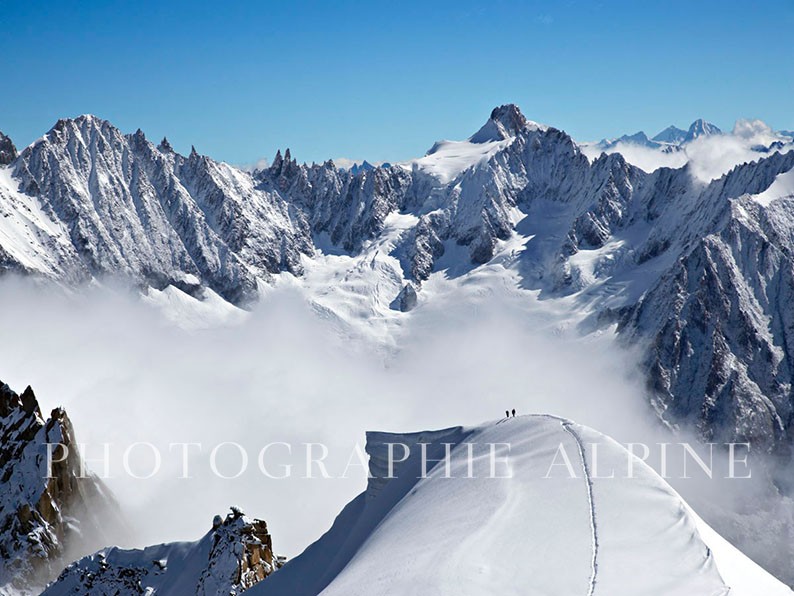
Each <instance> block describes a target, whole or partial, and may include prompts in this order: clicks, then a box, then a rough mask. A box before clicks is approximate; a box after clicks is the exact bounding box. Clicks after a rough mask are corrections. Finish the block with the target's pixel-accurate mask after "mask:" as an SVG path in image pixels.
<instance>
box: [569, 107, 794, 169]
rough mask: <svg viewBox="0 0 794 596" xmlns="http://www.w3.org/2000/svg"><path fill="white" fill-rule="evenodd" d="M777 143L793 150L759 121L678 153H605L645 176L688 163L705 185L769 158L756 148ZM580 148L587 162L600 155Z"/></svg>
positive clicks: (625, 149) (626, 148)
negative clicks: (645, 174)
mask: <svg viewBox="0 0 794 596" xmlns="http://www.w3.org/2000/svg"><path fill="white" fill-rule="evenodd" d="M777 141H780V142H783V143H786V145H785V146H784V147H783V148H781V149H779V150H780V151H784V152H785V151H790V150H792V149H794V144H792V143H791V139H789V138H786V137H782V136H780V135H778V134H776V133H775V132H774V131H773V130H772V129H771V127H769V125H767V124H766V123H765V122H763V121H762V120H737V122H736V125H735V126H734V128H733V132H732V133H729V134H722V135H711V136H703V137H699V138H697V139H695V140H694V141H692V142H690V143H687V144H686V145H684V146H683V148H682V150H680V151H672V152H665V151H662V150H659V149H652V148H650V147H644V146H641V145H635V144H632V143H622V142H621V143H618V144H617V145H616V146H615V147H612V148H610V149H609V150H607V153H620V154H622V155H623V157H625V158H626V161H628V162H629V163H631V164H633V165H635V166H637V167H638V168H641V169H642V170H645V171H646V172H652V171H654V170H656V169H658V168H661V167H668V168H679V167H681V166H683V165H684V164H686V163H689V164H690V167H691V170H692V173H693V174H694V175H695V176H696V177H697V178H698V179H700V180H703V181H705V182H708V181H710V180H713V179H715V178H719V177H720V176H722V175H723V174H726V173H727V172H729V171H730V170H731V169H733V168H734V167H735V166H737V165H739V164H742V163H747V162H751V161H757V160H759V159H761V158H763V157H766V156H767V155H768V154H767V153H764V152H761V151H758V150H757V149H758V147H759V146H763V147H768V146H769V145H771V144H772V143H774V142H777ZM581 147H582V151H583V152H584V153H585V155H587V157H588V158H589V159H590V160H593V159H595V158H596V157H598V156H599V155H600V154H601V153H602V152H603V150H602V149H600V148H598V147H597V146H595V145H593V144H583V145H582V146H581Z"/></svg>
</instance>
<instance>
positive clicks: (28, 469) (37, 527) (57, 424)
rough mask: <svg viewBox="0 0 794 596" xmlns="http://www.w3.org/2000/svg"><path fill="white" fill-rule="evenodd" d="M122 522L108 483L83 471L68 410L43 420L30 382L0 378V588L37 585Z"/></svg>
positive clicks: (18, 589)
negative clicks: (17, 384) (23, 385)
mask: <svg viewBox="0 0 794 596" xmlns="http://www.w3.org/2000/svg"><path fill="white" fill-rule="evenodd" d="M48 444H52V445H54V446H55V445H57V446H55V447H53V450H52V458H51V459H52V462H53V463H52V466H51V467H48V457H47V453H48ZM120 527H121V521H120V519H119V517H118V511H117V507H116V505H115V503H114V502H113V499H112V497H111V496H110V494H109V492H108V491H107V489H106V488H105V487H104V486H103V484H102V483H101V481H100V480H99V479H98V478H96V477H95V476H93V475H92V474H90V473H86V472H84V471H83V470H82V462H81V460H80V457H79V454H78V451H77V443H76V441H75V435H74V429H73V427H72V423H71V421H70V420H69V417H68V416H67V415H66V412H65V411H64V410H63V409H62V408H56V409H54V410H53V411H52V414H51V415H50V418H49V419H47V420H45V419H44V417H43V416H42V413H41V410H40V408H39V404H38V402H37V400H36V396H35V395H34V393H33V390H32V389H31V388H30V387H28V388H27V389H25V391H24V392H23V393H22V394H21V395H18V394H16V393H15V392H14V391H12V390H11V389H10V388H9V387H8V385H5V384H2V385H0V591H2V590H7V591H16V592H18V593H26V592H29V591H30V592H34V591H35V590H36V588H37V587H38V586H42V585H44V583H46V581H48V580H49V579H51V578H52V577H54V576H55V575H56V574H57V573H58V572H59V571H60V569H61V568H63V566H64V564H65V563H66V562H67V561H68V560H69V557H71V556H74V555H79V554H81V553H84V552H86V551H88V550H92V549H94V548H96V547H97V546H98V545H100V544H102V543H103V542H105V541H106V540H108V539H110V536H112V535H113V530H114V529H118V528H120Z"/></svg>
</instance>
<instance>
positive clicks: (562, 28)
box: [0, 0, 794, 164]
mask: <svg viewBox="0 0 794 596" xmlns="http://www.w3.org/2000/svg"><path fill="white" fill-rule="evenodd" d="M792 31H794V2H792V0H768V1H764V2H750V1H746V2H738V1H733V0H726V1H722V2H711V1H696V2H693V1H691V0H690V1H687V2H684V1H677V0H673V1H666V2H644V1H643V2H638V1H632V2H628V1H626V2H622V1H621V2H618V1H613V2H565V1H561V2H507V1H498V0H492V1H491V2H488V3H477V2H469V1H466V0H457V1H454V2H447V1H439V2H430V1H426V2H400V3H373V2H348V1H345V0H337V1H335V2H322V3H321V2H316V3H313V2H290V1H280V2H233V1H232V2H226V3H222V2H217V3H211V2H202V1H199V0H193V1H191V2H182V1H181V0H174V1H169V2H164V1H160V2H148V1H138V2H96V1H93V2H92V1H90V0H84V1H82V2H69V1H60V2H50V1H42V2H23V1H21V0H15V1H6V0H0V56H2V57H3V59H2V61H1V62H0V63H2V65H3V66H2V70H1V71H0V72H1V74H0V77H1V78H0V130H3V131H4V132H6V133H7V134H9V135H10V136H11V137H12V139H14V140H15V142H16V143H17V145H19V146H25V145H27V144H28V143H30V142H32V141H33V140H34V139H35V138H37V137H39V136H41V135H42V134H43V133H44V132H46V131H47V130H48V129H49V128H50V127H51V126H52V125H53V124H54V123H55V121H56V120H57V119H58V118H59V117H67V116H76V115H78V114H81V113H93V114H96V115H98V116H101V117H103V118H107V119H108V120H110V121H111V122H113V123H114V124H116V125H117V126H118V127H119V128H121V129H122V130H123V131H125V132H132V131H134V130H135V129H136V128H138V127H140V128H141V129H143V130H144V132H146V134H147V136H148V137H149V138H151V139H153V140H159V138H161V137H162V136H163V135H167V136H168V138H169V139H170V140H171V142H172V144H173V145H174V147H175V148H176V149H177V150H178V151H182V152H185V151H189V150H190V146H191V144H194V145H195V146H196V148H197V150H198V151H199V152H201V153H205V154H208V155H211V156H212V157H215V158H217V159H222V160H225V161H228V162H231V163H239V164H244V163H251V162H254V161H256V160H257V159H258V158H260V157H267V158H271V157H272V155H273V153H275V150H276V149H277V148H279V147H281V148H283V147H287V146H289V147H291V148H292V152H293V155H294V156H295V157H297V158H298V159H299V160H300V161H313V160H316V161H321V160H324V159H326V158H328V157H352V158H357V159H360V158H368V159H370V160H373V161H375V160H398V159H404V158H408V157H414V156H418V155H421V154H422V153H424V151H425V150H426V149H427V148H429V147H430V145H431V144H432V143H433V141H434V140H436V139H441V138H452V139H460V138H465V137H466V136H468V135H470V134H471V133H473V132H474V131H475V130H476V129H477V128H478V127H479V126H480V125H481V124H482V123H483V122H484V121H485V119H486V118H487V116H488V114H489V112H490V110H491V108H492V107H493V106H495V105H498V104H501V103H507V102H513V103H517V104H518V105H519V106H521V108H522V110H523V112H524V113H525V115H526V116H527V117H528V118H530V119H533V120H538V121H541V122H544V123H547V124H552V125H554V126H557V127H558V128H562V129H564V130H566V131H568V132H569V133H571V134H572V135H573V136H574V137H575V138H577V139H581V140H591V139H600V138H602V137H605V136H614V135H616V134H620V133H624V132H634V131H636V130H639V129H644V130H645V131H646V132H648V133H655V132H657V131H658V130H660V129H662V128H664V127H665V126H667V125H669V124H671V123H675V124H677V125H679V126H686V125H688V124H689V122H691V121H692V120H694V119H695V118H697V117H701V116H702V117H705V118H707V119H709V120H711V121H713V122H714V123H716V124H717V125H718V126H720V127H722V128H730V127H731V126H732V125H733V122H734V120H735V119H736V118H739V117H754V118H762V119H764V120H766V121H767V122H768V123H769V124H770V125H772V126H773V127H775V128H783V129H794V109H792V106H794V100H793V99H792V98H794V61H792V60H791V59H790V56H791V41H790V40H791V32H792Z"/></svg>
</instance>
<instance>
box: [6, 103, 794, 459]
mask: <svg viewBox="0 0 794 596" xmlns="http://www.w3.org/2000/svg"><path fill="white" fill-rule="evenodd" d="M695 124H698V123H695ZM707 128H708V127H706V126H705V124H702V125H701V126H699V127H698V126H695V125H693V127H692V129H691V130H690V131H689V133H692V134H696V133H698V132H704V131H705V132H708V131H707V130H706V129H707ZM673 132H675V131H673ZM466 147H467V148H468V150H470V151H473V153H472V154H473V155H481V158H478V159H473V160H472V161H471V162H470V163H468V164H467V165H468V166H469V167H462V168H461V169H460V171H456V172H453V175H451V176H449V178H448V179H447V178H442V177H439V176H437V175H435V174H434V173H433V172H432V171H429V170H427V169H426V168H424V167H423V165H422V160H416V161H414V162H408V163H403V164H396V165H390V166H382V167H376V168H371V169H366V170H359V171H356V172H351V171H347V170H342V169H338V168H337V167H336V166H335V165H334V164H333V162H331V161H328V162H326V163H324V164H320V165H317V164H313V165H306V164H303V165H301V164H298V163H297V161H296V160H295V159H294V158H293V157H292V156H291V155H290V152H289V151H287V152H286V153H285V154H284V155H282V154H281V153H279V154H277V155H276V158H275V159H274V161H273V164H272V165H271V166H270V167H268V168H265V169H263V170H259V171H256V172H253V173H251V174H249V173H246V172H243V171H241V170H239V169H236V168H234V167H232V166H229V165H227V164H223V163H218V162H215V161H213V160H211V159H209V158H207V157H204V156H200V155H199V154H198V153H197V152H196V151H195V150H194V151H192V152H191V154H190V155H189V156H187V157H184V156H182V155H179V154H177V153H175V152H174V151H173V149H172V148H171V146H170V144H169V143H168V142H167V141H166V140H164V141H163V142H162V143H160V144H159V145H158V146H157V147H155V146H154V145H153V144H152V143H150V142H149V141H148V140H147V139H146V138H145V137H144V135H143V133H142V132H140V131H138V132H136V133H134V134H131V135H123V134H121V133H120V132H119V131H118V130H117V129H116V128H114V127H113V126H112V125H110V124H109V123H108V122H105V121H103V120H100V119H98V118H95V117H92V116H82V117H80V118H77V119H74V120H61V121H59V122H58V123H57V124H56V126H55V127H54V128H53V129H52V130H51V131H49V132H48V133H47V135H45V136H44V137H43V138H42V139H40V140H39V141H37V142H36V143H34V144H33V145H32V146H30V147H28V148H27V149H25V150H24V151H22V153H21V154H20V155H19V157H17V158H16V159H15V160H14V161H13V162H12V164H11V165H10V166H9V168H10V169H7V170H6V171H7V173H8V174H9V175H10V174H11V173H13V177H9V176H7V178H8V180H9V183H8V184H7V185H6V187H5V188H4V187H3V186H2V185H0V189H2V190H0V193H2V194H3V196H2V198H0V206H2V208H3V210H4V211H5V212H6V213H8V214H9V215H8V216H7V217H6V219H7V220H9V219H10V221H11V222H12V223H11V224H9V225H17V224H14V223H13V222H15V221H22V219H21V216H20V215H19V214H20V213H28V212H30V213H32V214H35V215H36V218H33V217H32V216H31V215H25V217H26V219H25V220H24V222H23V223H24V225H25V227H26V233H27V234H28V235H29V238H30V242H29V243H28V244H27V245H25V246H23V247H21V248H20V247H18V246H15V245H14V244H13V243H4V242H2V241H0V247H2V250H0V256H1V257H2V258H1V259H0V264H2V268H3V269H4V270H10V271H22V272H27V273H34V274H40V275H43V276H45V277H49V278H53V279H56V280H59V281H61V282H65V283H71V284H74V283H79V282H81V281H84V280H87V279H90V278H92V277H102V276H121V277H124V278H127V279H131V280H132V281H133V282H134V283H136V284H139V285H141V286H143V287H147V286H148V287H155V288H163V287H165V286H167V285H173V286H176V287H178V288H180V289H182V290H184V291H186V292H188V293H191V294H193V295H195V296H201V295H202V293H203V292H204V291H205V288H209V289H211V290H213V291H215V292H217V293H218V294H220V295H221V296H223V297H224V298H225V299H227V300H229V301H232V302H234V303H236V304H242V305H245V304H248V303H249V302H250V301H252V300H254V299H255V298H256V296H257V294H258V286H259V284H260V283H267V281H268V280H269V279H270V278H271V276H272V275H274V274H279V273H282V272H288V273H291V274H294V275H298V276H300V275H301V273H302V268H303V264H304V263H305V262H306V259H310V258H311V257H312V256H313V255H314V254H315V251H316V250H318V247H321V248H327V247H333V249H334V250H337V251H342V252H346V253H348V254H358V253H359V252H360V251H362V249H364V247H366V246H367V245H368V243H369V242H371V241H374V240H377V238H378V236H379V234H381V233H382V232H383V230H384V226H385V223H386V220H387V218H388V217H389V216H390V215H392V214H395V213H402V214H409V215H410V216H412V217H413V218H415V223H414V224H413V225H412V226H411V227H410V228H408V229H406V231H405V232H404V233H403V234H402V235H401V236H400V238H399V240H398V242H397V243H396V245H395V246H393V247H391V248H390V250H391V251H392V254H394V255H395V256H396V257H397V258H398V259H399V262H400V263H401V266H402V277H403V279H402V280H401V285H400V286H399V287H401V288H409V289H404V290H403V291H402V292H401V293H400V295H399V296H398V295H397V294H398V292H399V290H397V291H395V295H394V296H392V297H391V298H390V299H389V301H390V303H391V305H392V308H394V309H396V310H409V309H410V308H411V307H413V306H414V305H415V304H416V300H415V296H414V295H413V294H414V291H415V290H418V294H419V295H420V296H421V284H422V282H424V281H425V280H426V279H427V278H428V277H429V276H430V275H431V274H432V273H433V271H434V270H435V269H436V264H437V262H438V260H439V259H440V258H441V257H442V256H443V255H444V254H445V253H447V252H448V251H450V249H451V248H452V247H455V246H457V247H459V249H457V250H456V253H457V252H460V249H461V248H462V250H463V252H465V254H468V259H467V262H466V263H460V264H459V265H460V266H461V267H463V268H466V267H467V268H469V269H471V268H474V267H476V266H477V265H479V264H483V263H487V262H488V261H489V260H491V259H492V258H493V257H494V256H495V255H496V254H497V252H498V251H499V250H500V247H501V246H502V245H503V243H504V242H505V241H507V240H509V239H511V238H516V237H518V238H521V239H522V245H523V250H522V251H521V252H519V253H518V254H516V255H515V256H514V258H513V259H512V261H510V262H509V263H508V265H509V266H510V267H513V268H515V269H516V270H518V271H519V273H520V277H521V280H522V281H521V283H522V286H523V287H525V288H530V289H535V290H539V291H540V296H541V298H542V299H551V300H553V299H556V298H560V297H564V296H575V297H576V298H577V304H579V305H581V307H582V308H583V309H584V310H585V311H586V312H590V313H591V316H590V317H588V319H587V320H586V322H585V327H584V328H585V330H589V329H594V328H597V327H600V326H603V325H611V324H617V325H618V329H619V331H620V334H621V336H622V337H623V338H624V340H625V341H627V342H631V343H635V344H639V345H641V346H643V349H644V350H645V354H646V358H645V365H646V366H647V370H648V377H649V386H650V387H651V388H652V390H653V392H654V404H655V406H656V408H657V410H658V411H659V413H660V415H661V416H663V417H665V418H666V419H667V420H668V421H670V422H671V423H680V422H684V423H691V424H694V425H696V426H698V427H699V429H700V430H701V432H702V434H703V435H704V436H705V437H709V438H713V439H715V440H750V441H752V442H754V443H756V444H757V445H760V446H763V447H764V448H767V449H770V450H775V449H780V450H785V448H786V446H787V445H788V444H789V443H790V441H791V436H790V435H791V433H792V432H794V431H792V430H791V429H792V393H791V391H792V389H791V387H792V361H791V356H790V354H791V351H790V343H791V341H792V340H791V326H792V311H791V308H792V307H791V306H790V305H791V302H790V300H789V299H790V292H791V289H790V288H791V276H792V267H793V266H794V261H793V260H792V247H794V217H792V216H791V215H790V213H791V212H792V209H791V201H792V199H789V198H785V197H784V198H781V199H779V200H776V201H773V202H772V203H771V204H762V203H761V202H758V201H755V200H754V199H753V195H755V194H757V193H760V192H762V191H764V190H765V189H767V188H768V187H769V186H770V185H771V184H772V183H773V182H774V181H775V179H776V177H777V176H778V175H780V174H782V173H784V172H787V171H789V170H791V169H792V168H793V167H794V152H788V153H779V152H772V153H771V154H770V155H769V157H766V158H764V159H761V160H759V161H757V162H754V163H747V164H743V165H740V166H737V167H736V168H735V169H734V170H733V171H731V172H730V173H728V174H727V175H725V176H723V177H722V178H720V179H718V180H714V181H712V182H711V183H709V184H704V183H703V182H701V181H698V180H697V179H696V178H695V177H694V176H692V175H691V174H690V172H689V170H688V168H687V167H686V166H685V167H683V168H680V169H668V168H661V169H659V170H656V171H655V172H653V173H650V174H649V173H646V172H644V171H642V170H640V169H638V168H636V167H633V166H632V165H630V164H628V163H627V162H626V161H625V160H624V159H623V158H622V157H621V156H620V155H618V154H612V155H602V156H601V157H599V158H597V159H595V160H593V161H592V162H590V161H589V160H588V159H587V157H586V156H585V155H584V154H583V153H582V151H581V150H580V149H579V147H578V145H577V144H576V143H575V142H574V141H573V140H572V139H571V138H570V137H569V136H568V135H567V134H565V133H564V132H562V131H560V130H557V129H555V128H551V127H545V126H540V125H537V124H535V123H531V122H528V121H527V120H526V119H525V118H524V117H523V115H522V114H521V113H520V111H519V110H518V109H517V108H516V107H515V106H501V107H499V108H497V109H495V110H494V112H493V113H492V114H491V118H490V119H489V120H488V122H487V123H486V124H485V125H484V126H483V127H482V129H481V130H480V131H478V132H477V133H476V134H475V135H473V136H472V137H471V138H470V139H469V141H468V144H467V145H466ZM435 148H436V147H434V149H431V152H430V153H429V155H433V152H434V150H435ZM480 148H482V149H480ZM477 151H481V153H477ZM25 209H27V210H28V211H25ZM15 218H16V219H15ZM31 246H32V248H31ZM407 283H410V284H411V285H410V286H408V285H406V284H407Z"/></svg>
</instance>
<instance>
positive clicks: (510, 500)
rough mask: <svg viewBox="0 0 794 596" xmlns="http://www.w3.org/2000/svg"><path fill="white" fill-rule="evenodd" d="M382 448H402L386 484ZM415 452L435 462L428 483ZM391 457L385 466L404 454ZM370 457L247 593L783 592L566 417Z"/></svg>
mask: <svg viewBox="0 0 794 596" xmlns="http://www.w3.org/2000/svg"><path fill="white" fill-rule="evenodd" d="M390 443H391V444H398V443H400V444H404V445H406V446H408V448H409V449H410V457H409V458H408V459H407V460H406V461H405V462H404V463H402V464H401V465H400V466H399V467H396V468H395V472H394V478H393V479H389V478H388V475H389V469H388V453H389V447H388V444H390ZM422 443H424V444H426V445H427V446H428V447H427V459H428V461H429V462H431V463H430V465H429V466H428V467H429V473H428V475H427V477H425V478H419V476H421V475H422V472H421V470H422V454H421V448H420V444H422ZM445 444H450V446H451V447H450V449H451V456H450V462H451V463H450V466H449V469H447V468H446V466H445V464H444V463H443V462H439V463H436V462H435V461H433V460H440V459H443V457H444V450H445V446H444V445H445ZM491 444H493V445H498V447H496V449H497V451H496V454H497V455H496V459H492V458H491V456H490V453H491V451H490V449H491V448H490V445H491ZM505 444H508V445H509V446H510V447H509V456H508V457H507V459H506V460H503V459H502V458H503V457H505V454H506V448H505ZM469 445H472V447H469ZM594 445H597V448H594ZM500 449H501V451H499V450H500ZM594 449H595V451H594ZM392 450H393V451H392V452H393V453H394V454H395V455H394V458H395V459H400V458H401V457H402V455H403V453H404V451H403V448H402V447H401V446H399V445H398V446H395V447H392ZM367 452H368V454H369V456H370V474H371V475H372V478H370V480H369V484H368V487H367V490H366V492H365V493H363V494H362V495H360V496H359V497H357V498H356V499H355V500H354V501H352V502H351V503H350V504H349V505H348V506H347V507H346V508H345V509H344V510H343V511H342V512H341V513H340V515H339V517H338V518H337V519H336V521H335V522H334V525H333V527H332V528H331V529H330V530H329V531H328V532H327V533H326V534H325V535H324V536H323V537H322V538H320V539H319V540H318V541H317V542H315V543H314V544H313V545H311V546H310V547H308V548H307V549H306V551H305V552H304V553H303V554H302V555H300V556H299V557H297V558H296V559H293V560H292V561H290V562H289V563H288V564H287V565H286V566H285V567H284V568H283V569H282V570H281V571H280V572H279V573H278V574H276V575H274V576H273V577H272V578H271V579H270V580H268V582H265V583H263V584H260V585H258V586H256V587H255V588H254V589H253V590H252V591H251V594H261V595H263V596H266V595H269V594H290V595H291V596H309V595H314V594H323V595H324V596H334V595H337V594H339V595H345V596H354V595H357V594H361V595H370V594H393V595H400V594H415V593H417V588H418V587H419V586H421V592H422V593H423V594H438V595H441V594H455V595H466V594H471V595H473V596H474V595H477V596H479V595H481V594H500V595H509V594H516V595H518V594H549V595H563V594H564V595H569V594H581V595H583V596H584V595H592V594H596V595H597V594H605V595H606V594H608V595H610V596H620V595H623V594H625V595H627V596H642V595H648V596H659V595H660V594H665V595H666V596H673V595H676V594H680V595H682V596H699V595H704V596H716V595H726V594H729V593H730V594H731V595H736V596H760V595H762V594H763V595H765V596H777V595H779V596H783V595H787V594H791V591H790V590H789V589H788V588H786V587H785V586H784V585H782V584H781V583H780V582H778V581H777V580H775V579H774V578H772V577H771V576H770V575H768V574H767V573H766V572H764V571H763V570H762V569H760V568H759V567H758V566H757V565H755V564H754V563H752V562H750V561H749V560H748V559H746V558H745V557H744V556H743V555H741V554H740V553H738V551H736V550H735V549H734V548H733V547H731V546H730V545H728V544H727V543H726V542H725V541H723V540H722V539H721V538H720V537H719V536H718V535H716V534H715V533H714V532H713V531H712V530H711V529H710V528H709V527H708V526H706V525H705V524H704V523H703V521H702V520H700V518H698V517H697V515H695V514H694V513H693V512H692V511H691V510H690V509H689V508H688V507H687V505H686V504H685V503H684V502H683V501H682V500H681V498H680V497H679V496H678V495H677V494H676V493H675V492H674V491H673V490H672V489H671V488H670V487H669V486H668V485H667V484H666V483H665V482H664V481H663V480H662V479H661V478H660V477H658V476H657V475H656V474H655V473H654V472H653V471H652V470H650V468H648V467H647V466H645V465H644V464H643V463H642V462H640V460H638V459H637V458H635V457H633V456H631V455H630V454H629V453H628V452H627V451H626V450H625V449H624V448H623V447H621V446H620V445H618V444H617V443H615V442H614V441H612V440H611V439H609V438H607V437H605V436H604V435H601V434H600V433H598V432H596V431H593V430H591V429H588V428H586V427H583V426H580V425H577V424H574V423H572V422H569V421H567V420H564V419H560V418H556V417H551V416H543V415H537V416H523V417H518V418H512V419H504V420H501V421H499V422H496V423H490V424H486V425H483V426H481V427H477V428H451V429H447V430H444V431H435V432H422V433H411V434H405V435H402V434H389V433H369V434H368V437H367ZM470 454H473V457H471V456H470ZM563 454H564V456H563ZM565 457H567V460H566V459H565ZM595 457H597V461H596V460H595V459H594V458H595ZM492 462H495V464H493V463H492ZM566 462H567V463H566ZM492 466H493V467H492ZM596 466H597V470H596ZM629 467H631V469H632V470H633V471H632V473H631V476H632V477H629V472H628V470H629ZM613 472H614V475H615V478H606V477H607V476H611V475H612V473H613ZM447 476H449V477H447ZM498 476H506V477H504V478H499V477H498ZM507 476H509V477H507Z"/></svg>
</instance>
